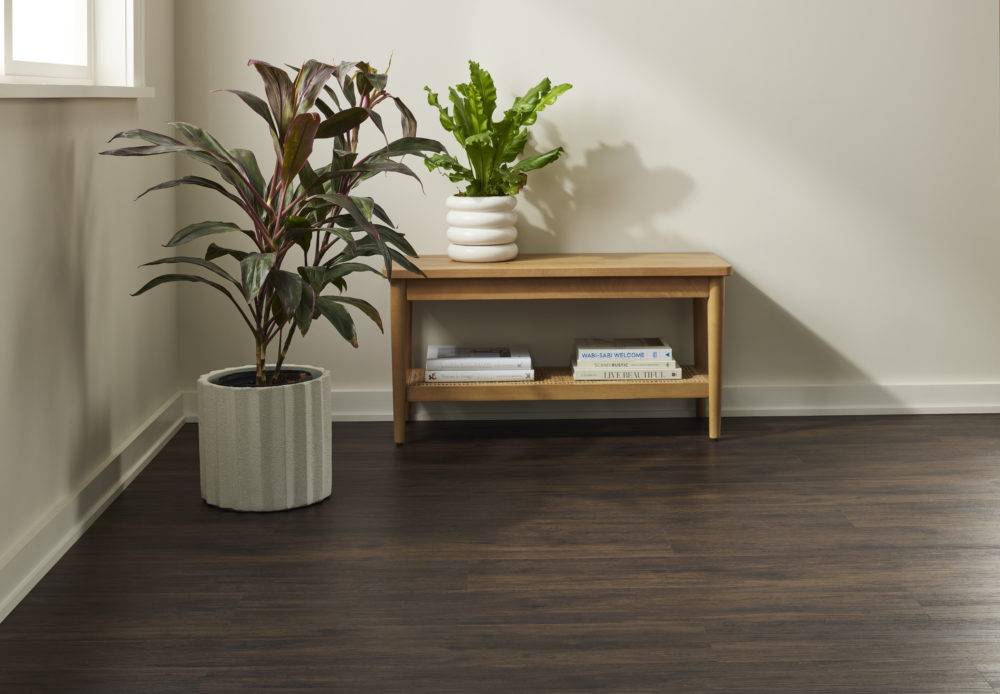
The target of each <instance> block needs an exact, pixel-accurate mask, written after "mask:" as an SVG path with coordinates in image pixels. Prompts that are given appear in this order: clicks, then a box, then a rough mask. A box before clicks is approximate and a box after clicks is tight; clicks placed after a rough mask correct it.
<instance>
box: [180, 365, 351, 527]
mask: <svg viewBox="0 0 1000 694" xmlns="http://www.w3.org/2000/svg"><path fill="white" fill-rule="evenodd" d="M253 368H254V367H253V366H241V367H237V368H233V369H222V370H219V371H212V372H211V373H207V374H205V375H204V376H202V377H201V378H199V379H198V438H199V453H200V457H201V496H202V498H203V499H204V500H205V501H206V502H208V503H209V504H212V505H213V506H219V507H221V508H228V509H233V510H236V511H281V510H285V509H290V508H296V507H298V506H307V505H309V504H314V503H316V502H317V501H322V500H323V499H325V498H327V497H328V496H330V492H331V490H332V484H333V464H332V454H333V451H332V446H333V443H332V440H331V438H332V437H331V431H330V419H331V408H332V406H333V403H332V397H333V396H332V392H331V390H330V386H331V376H330V372H329V371H327V370H326V369H321V368H318V367H314V366H292V365H289V366H287V367H285V368H288V369H301V370H305V371H309V372H312V373H314V374H315V375H316V376H317V377H316V378H314V379H312V380H310V381H304V382H302V383H293V384H290V385H283V386H272V387H268V388H236V387H230V386H223V385H219V384H218V383H217V381H218V380H219V379H220V378H222V377H224V376H228V375H231V374H234V373H238V372H240V371H246V370H250V371H253Z"/></svg>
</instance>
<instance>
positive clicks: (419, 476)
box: [0, 415, 1000, 693]
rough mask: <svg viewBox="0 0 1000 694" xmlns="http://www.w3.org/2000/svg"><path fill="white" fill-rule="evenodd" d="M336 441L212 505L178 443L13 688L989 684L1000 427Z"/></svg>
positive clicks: (71, 581)
mask: <svg viewBox="0 0 1000 694" xmlns="http://www.w3.org/2000/svg"><path fill="white" fill-rule="evenodd" d="M726 424H727V433H726V436H725V437H724V438H723V439H722V440H720V441H717V442H710V441H708V440H707V439H706V438H705V435H704V422H702V421H699V420H686V419H675V420H667V421H662V420H633V421H624V420H611V421H600V422H580V421H569V422H545V421H532V422H517V423H511V422H463V423H435V424H430V423H413V424H412V425H411V426H410V431H409V434H410V440H411V442H410V443H408V444H407V445H406V446H404V447H396V446H395V445H394V444H393V443H392V436H391V424H389V423H344V424H336V425H335V426H334V494H333V497H332V498H331V499H330V500H328V501H327V502H324V503H322V504H319V505H317V506H314V507H310V508H306V509H299V510H296V511H293V512H287V513H276V514H241V513H232V512H224V511H219V510H217V509H213V508H211V507H208V506H206V505H205V504H204V503H202V502H201V501H200V498H199V493H198V460H197V455H198V453H197V429H196V427H195V426H193V425H189V426H185V427H184V428H183V429H182V430H181V431H180V432H179V433H178V434H177V436H176V437H175V438H174V440H173V441H172V442H171V443H170V444H169V445H168V446H167V447H166V448H165V449H164V450H163V451H162V453H161V454H160V455H159V456H158V457H157V459H156V460H155V461H153V463H151V464H150V466H149V467H148V468H147V469H146V470H145V471H144V472H143V473H142V474H141V475H140V476H139V478H138V479H137V480H136V481H135V482H134V483H133V484H132V485H131V486H130V487H129V488H128V489H127V490H126V491H125V493H124V494H123V495H122V496H121V497H120V498H119V499H118V500H117V501H115V503H114V504H112V506H111V507H110V508H109V509H108V510H107V511H106V512H105V514H104V515H103V516H102V517H101V518H100V519H99V520H98V521H97V522H96V523H95V524H94V526H93V527H92V528H91V530H90V531H89V532H88V533H87V534H86V535H85V536H84V537H83V538H82V539H81V540H80V541H79V542H78V543H77V544H76V545H75V546H74V547H73V548H72V549H71V550H70V551H69V552H68V553H67V554H66V556H65V557H64V558H63V559H62V560H61V561H60V562H59V563H58V564H57V565H56V566H55V567H54V568H53V570H52V571H51V572H50V573H49V575H48V576H46V577H45V579H43V580H42V582H41V583H39V585H38V586H37V587H36V589H35V590H34V591H33V592H32V593H31V594H30V595H29V596H28V597H27V598H26V599H25V600H24V601H23V602H22V604H21V605H20V606H19V607H18V608H17V609H16V610H15V611H14V612H13V613H12V614H11V615H10V617H9V618H8V619H7V621H5V622H4V623H3V624H0V691H4V692H6V691H13V692H20V691H43V692H44V691H74V692H102V693H103V692H135V691H143V692H151V693H155V692H219V691H241V690H243V691H259V690H267V691H276V692H283V691H287V692H303V691H346V692H360V691H364V692H369V691H401V692H403V691H405V692H424V691H426V692H463V693H467V692H480V691H482V692H511V691H544V692H576V691H587V690H590V691H593V690H613V691H629V692H664V691H677V692H704V691H740V692H873V691H878V692H995V691H996V688H998V687H1000V578H998V577H1000V417H998V416H996V415H968V416H966V415H962V416H940V417H931V416H921V417H918V416H912V417H910V416H901V417H830V418H823V417H816V418H761V419H730V420H727V423H726Z"/></svg>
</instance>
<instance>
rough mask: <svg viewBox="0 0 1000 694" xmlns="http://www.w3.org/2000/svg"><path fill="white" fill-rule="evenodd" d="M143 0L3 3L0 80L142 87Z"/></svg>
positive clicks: (4, 0) (5, 0) (10, 0)
mask: <svg viewBox="0 0 1000 694" xmlns="http://www.w3.org/2000/svg"><path fill="white" fill-rule="evenodd" d="M141 1H142V0H0V3H2V4H3V34H2V36H3V66H2V67H3V73H2V77H0V81H3V82H7V83H27V84H48V85H58V84H70V85H95V86H118V87H136V86H141V85H142V80H141V75H142V70H141V63H140V61H139V58H140V57H141V56H140V55H139V52H138V50H137V45H136V37H137V36H140V35H141V34H140V32H139V31H137V28H138V27H139V26H140V23H139V22H140V20H141V10H142V7H141Z"/></svg>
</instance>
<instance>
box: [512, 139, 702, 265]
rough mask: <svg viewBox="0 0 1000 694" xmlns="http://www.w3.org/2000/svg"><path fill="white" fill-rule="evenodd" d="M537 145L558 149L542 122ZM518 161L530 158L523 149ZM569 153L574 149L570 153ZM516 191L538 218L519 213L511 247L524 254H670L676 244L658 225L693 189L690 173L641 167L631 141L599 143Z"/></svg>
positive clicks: (665, 227)
mask: <svg viewBox="0 0 1000 694" xmlns="http://www.w3.org/2000/svg"><path fill="white" fill-rule="evenodd" d="M543 129H544V130H545V138H544V139H545V141H546V142H549V143H552V144H553V146H555V145H558V144H563V138H562V137H561V136H560V134H559V131H558V129H557V128H556V127H555V126H553V125H552V124H551V123H545V124H544V126H543ZM529 150H531V151H526V152H525V156H531V155H533V154H535V153H537V150H533V148H532V147H531V145H529ZM573 154H575V152H574V153H573ZM528 180H529V183H528V187H526V188H525V189H524V191H523V192H522V194H521V195H522V198H523V200H524V202H525V203H527V204H528V205H530V207H531V208H533V209H532V210H529V211H537V217H538V221H537V222H536V221H535V220H532V219H529V218H526V216H525V210H524V209H522V210H521V212H520V218H519V219H518V222H517V228H518V244H519V245H520V246H521V250H522V251H523V252H527V253H556V252H568V251H587V250H592V251H607V250H616V251H624V250H645V251H656V250H670V249H674V248H677V247H679V246H683V245H686V244H684V243H683V241H682V239H681V237H680V235H679V234H678V233H677V232H675V231H674V230H672V229H671V228H670V227H669V225H667V224H666V222H665V219H664V218H665V217H666V216H667V215H669V214H670V213H671V212H673V211H674V210H676V209H677V208H679V207H680V206H681V205H682V204H683V203H684V201H685V200H686V199H687V198H688V196H689V195H690V194H691V192H692V190H693V189H694V183H693V181H692V179H691V177H690V176H688V175H687V174H686V173H684V172H683V171H681V170H679V169H674V168H671V167H660V168H648V167H646V165H645V164H644V163H643V161H642V157H641V156H640V153H639V150H638V149H637V148H636V146H635V145H634V144H632V143H631V142H625V143H622V144H619V145H609V144H604V143H600V144H598V145H597V146H596V147H594V148H592V149H588V150H586V151H585V152H583V155H582V162H580V163H577V164H570V162H569V160H568V159H566V158H563V159H560V161H559V162H557V163H556V164H553V165H551V166H548V167H546V168H544V169H541V170H540V171H536V172H533V173H532V174H529V179H528Z"/></svg>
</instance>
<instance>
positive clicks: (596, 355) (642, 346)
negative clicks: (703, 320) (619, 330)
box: [575, 337, 674, 361]
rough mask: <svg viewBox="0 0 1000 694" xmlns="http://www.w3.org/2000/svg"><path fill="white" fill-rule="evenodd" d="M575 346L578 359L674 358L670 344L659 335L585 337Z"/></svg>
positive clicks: (654, 359) (629, 359)
mask: <svg viewBox="0 0 1000 694" xmlns="http://www.w3.org/2000/svg"><path fill="white" fill-rule="evenodd" d="M575 346H576V358H577V359H578V360H588V359H594V360H597V359H600V360H625V361H635V360H639V359H641V360H647V359H648V360H649V361H662V360H664V359H673V358H674V351H673V350H672V349H671V348H670V345H668V344H667V343H665V342H664V341H663V340H662V339H661V338H659V337H621V338H600V337H583V338H578V339H577V340H576V341H575Z"/></svg>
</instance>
